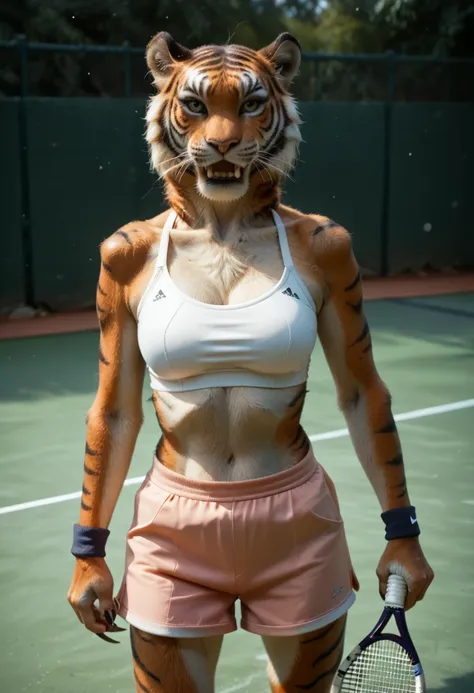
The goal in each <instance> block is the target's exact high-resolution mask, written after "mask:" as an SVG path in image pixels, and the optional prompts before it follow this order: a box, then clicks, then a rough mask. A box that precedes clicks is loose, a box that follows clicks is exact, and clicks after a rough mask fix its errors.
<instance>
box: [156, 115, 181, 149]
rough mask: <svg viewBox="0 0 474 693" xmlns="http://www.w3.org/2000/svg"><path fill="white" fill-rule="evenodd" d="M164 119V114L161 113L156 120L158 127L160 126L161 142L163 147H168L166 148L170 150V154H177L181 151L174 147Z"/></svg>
mask: <svg viewBox="0 0 474 693" xmlns="http://www.w3.org/2000/svg"><path fill="white" fill-rule="evenodd" d="M165 121H166V119H165V116H164V114H162V115H161V118H160V119H159V121H158V127H159V128H160V137H161V141H162V142H163V144H164V145H165V147H168V149H169V150H170V152H171V153H172V154H176V155H178V154H180V153H181V152H180V151H179V149H175V148H174V145H173V143H172V141H171V139H170V136H169V133H168V130H167V129H166V122H165Z"/></svg>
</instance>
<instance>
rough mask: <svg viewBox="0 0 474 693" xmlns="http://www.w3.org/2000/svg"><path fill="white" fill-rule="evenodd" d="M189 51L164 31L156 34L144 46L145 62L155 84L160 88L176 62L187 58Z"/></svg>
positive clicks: (189, 54)
mask: <svg viewBox="0 0 474 693" xmlns="http://www.w3.org/2000/svg"><path fill="white" fill-rule="evenodd" d="M190 57H191V51H190V50H189V48H185V47H184V46H181V45H180V44H179V43H177V42H176V41H175V40H174V38H173V37H172V36H170V34H168V32H166V31H160V32H159V33H158V34H156V35H155V36H154V37H153V38H152V39H151V41H150V42H149V43H148V45H147V47H146V62H147V65H148V67H149V68H150V70H151V73H152V75H153V77H154V78H155V85H156V86H157V88H158V89H162V88H163V86H164V85H165V84H166V82H167V81H168V78H169V76H170V74H171V71H172V69H173V66H174V65H175V64H176V63H179V62H184V61H185V60H189V58H190Z"/></svg>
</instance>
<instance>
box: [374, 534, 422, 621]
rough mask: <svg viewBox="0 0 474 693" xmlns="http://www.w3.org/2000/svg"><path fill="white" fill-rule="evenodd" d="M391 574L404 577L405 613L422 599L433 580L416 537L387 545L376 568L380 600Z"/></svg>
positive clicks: (397, 540) (394, 541) (392, 541)
mask: <svg viewBox="0 0 474 693" xmlns="http://www.w3.org/2000/svg"><path fill="white" fill-rule="evenodd" d="M393 573H395V574H397V575H401V576H402V577H404V578H405V581H406V583H407V586H408V592H407V597H406V602H405V611H408V610H409V609H411V608H412V607H413V606H414V605H415V604H416V602H419V601H421V600H422V599H423V597H424V596H425V593H426V590H427V589H428V587H429V586H430V584H431V583H432V581H433V579H434V573H433V570H432V569H431V566H430V565H429V563H428V561H427V560H426V558H425V556H424V554H423V551H422V549H421V546H420V542H419V541H418V537H407V538H406V539H392V540H391V541H389V542H388V543H387V547H386V549H385V551H384V552H383V555H382V558H381V559H380V562H379V565H378V567H377V577H378V579H379V592H380V596H381V597H382V599H383V598H384V597H385V593H386V591H387V580H388V578H389V576H390V575H391V574H393Z"/></svg>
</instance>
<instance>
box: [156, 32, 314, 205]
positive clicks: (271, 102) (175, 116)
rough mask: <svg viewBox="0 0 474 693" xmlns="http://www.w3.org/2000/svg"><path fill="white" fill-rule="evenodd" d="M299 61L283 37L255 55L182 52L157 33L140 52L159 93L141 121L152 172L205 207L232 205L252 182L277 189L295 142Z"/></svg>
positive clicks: (222, 49) (237, 50)
mask: <svg viewBox="0 0 474 693" xmlns="http://www.w3.org/2000/svg"><path fill="white" fill-rule="evenodd" d="M300 61H301V50H300V46H299V43H298V41H297V40H296V39H295V38H294V37H293V36H291V35H290V34H281V35H280V36H279V37H278V38H277V39H276V40H275V41H274V42H273V43H272V44H270V45H269V46H267V47H266V48H263V49H261V50H259V51H254V50H251V49H249V48H246V47H244V46H240V45H225V46H219V45H211V46H202V47H200V48H197V49H194V50H189V49H187V48H184V47H183V46H181V45H180V44H178V43H176V41H174V39H173V38H172V37H171V36H170V35H169V34H168V33H166V32H160V33H158V34H157V35H156V36H155V37H154V38H153V39H152V40H151V41H150V43H149V44H148V46H147V64H148V67H149V69H150V71H151V73H152V75H153V78H154V84H155V86H156V88H157V91H158V93H157V94H156V95H154V96H153V97H152V98H151V100H150V102H149V106H148V110H147V118H146V120H147V132H146V138H147V142H148V145H149V148H150V155H151V162H152V166H153V168H154V169H155V170H156V171H157V172H158V174H159V175H160V176H161V177H163V178H164V179H165V181H167V182H172V183H173V185H174V187H176V186H185V185H187V186H191V187H193V188H194V189H195V190H196V188H197V191H199V193H200V195H201V196H202V197H204V198H206V199H208V200H210V201H212V202H231V201H233V200H238V199H240V198H242V197H244V196H245V195H246V193H247V192H248V191H249V189H250V188H251V187H252V185H253V183H254V182H255V184H256V185H258V184H259V183H260V184H261V183H262V181H268V183H271V184H272V185H277V184H278V182H279V181H280V179H281V178H282V177H284V176H285V175H286V174H287V173H288V171H289V169H290V168H291V167H292V165H293V163H294V161H295V158H296V153H297V148H298V144H299V142H300V140H301V136H300V131H299V127H298V125H299V124H300V120H299V117H298V113H297V110H296V106H295V102H294V100H293V98H292V97H291V96H290V94H289V93H288V87H289V85H290V83H291V80H292V79H293V77H294V76H295V74H296V73H297V71H298V68H299V65H300ZM201 199H202V198H201Z"/></svg>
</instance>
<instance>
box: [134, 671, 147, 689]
mask: <svg viewBox="0 0 474 693" xmlns="http://www.w3.org/2000/svg"><path fill="white" fill-rule="evenodd" d="M134 676H135V682H136V684H137V686H138V687H139V688H140V690H141V691H143V693H151V691H150V689H149V688H147V687H146V686H144V685H143V683H142V682H141V681H140V680H139V678H138V676H137V675H136V674H135V673H134Z"/></svg>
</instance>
